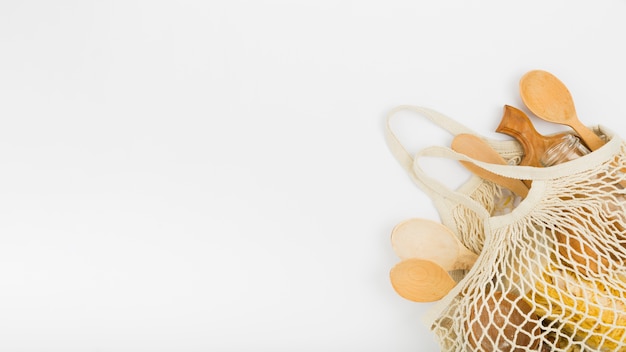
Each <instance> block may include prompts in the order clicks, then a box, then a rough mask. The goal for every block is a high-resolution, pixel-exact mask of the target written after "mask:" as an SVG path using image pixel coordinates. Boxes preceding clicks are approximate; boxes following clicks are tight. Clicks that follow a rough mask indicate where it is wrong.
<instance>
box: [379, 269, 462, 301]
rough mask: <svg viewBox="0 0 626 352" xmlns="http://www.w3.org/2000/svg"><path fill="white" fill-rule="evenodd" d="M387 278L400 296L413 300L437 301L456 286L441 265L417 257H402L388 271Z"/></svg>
mask: <svg viewBox="0 0 626 352" xmlns="http://www.w3.org/2000/svg"><path fill="white" fill-rule="evenodd" d="M389 278H390V280H391V286H393V289H394V290H395V291H396V292H397V293H398V294H399V295H400V296H401V297H403V298H406V299H408V300H410V301H414V302H434V301H438V300H440V299H442V298H443V297H444V296H445V295H446V294H448V292H450V290H451V289H452V288H453V287H454V286H456V282H455V281H454V280H453V279H452V277H450V274H448V272H447V271H445V270H444V269H443V268H442V267H441V266H439V265H437V264H436V263H433V262H431V261H430V260H424V259H418V258H410V259H404V260H403V261H401V262H399V263H398V264H396V265H395V266H394V267H393V268H392V269H391V271H390V272H389Z"/></svg>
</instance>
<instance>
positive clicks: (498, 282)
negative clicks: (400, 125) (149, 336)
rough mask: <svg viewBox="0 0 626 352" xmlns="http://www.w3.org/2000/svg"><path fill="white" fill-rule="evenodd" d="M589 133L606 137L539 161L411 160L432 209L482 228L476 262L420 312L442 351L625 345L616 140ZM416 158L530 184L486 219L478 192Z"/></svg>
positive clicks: (625, 251) (442, 154)
mask: <svg viewBox="0 0 626 352" xmlns="http://www.w3.org/2000/svg"><path fill="white" fill-rule="evenodd" d="M414 111H416V112H417V111H420V112H422V113H423V111H429V110H422V109H421V108H416V109H415V110H414ZM427 114H430V112H427ZM435 116H439V115H435ZM442 120H445V121H447V118H445V117H444V118H442ZM594 130H595V132H596V133H597V134H603V135H604V136H606V139H607V143H606V144H605V145H604V146H603V147H602V148H600V149H598V150H596V151H594V152H592V153H590V154H588V155H585V156H583V157H581V158H579V159H576V160H572V161H569V162H567V163H563V164H559V165H555V166H552V167H547V168H536V167H529V166H515V165H494V164H487V163H483V162H480V161H478V160H475V159H471V158H469V157H466V156H464V155H462V154H459V153H456V152H454V151H452V150H451V149H449V148H445V147H428V148H425V149H422V150H420V151H419V152H418V153H417V154H415V156H414V157H412V158H411V167H410V169H407V171H409V174H410V175H411V176H412V178H413V179H414V180H416V182H417V183H418V185H419V186H420V187H421V188H422V189H424V190H425V191H426V193H428V194H430V195H432V196H433V200H435V201H436V203H440V204H441V203H442V202H443V203H445V204H448V205H449V206H447V207H445V208H444V207H439V208H438V209H443V210H444V214H450V213H454V211H452V212H450V211H448V210H449V209H454V208H459V207H460V208H462V209H464V211H463V212H462V213H459V212H457V214H469V213H473V215H472V217H471V219H472V220H471V222H472V223H473V225H474V226H475V227H482V232H483V234H482V238H483V240H482V241H481V242H482V246H481V251H480V255H479V258H478V260H477V262H476V263H475V264H474V266H473V267H472V269H471V270H470V271H469V272H468V273H467V275H465V276H464V277H463V279H462V280H461V281H460V282H459V283H458V284H457V285H456V286H455V287H454V288H453V289H452V291H450V292H449V294H448V295H447V296H445V297H444V298H443V299H442V300H440V301H438V302H437V303H436V304H435V306H434V308H433V309H432V310H431V311H430V312H429V314H428V315H427V316H426V317H424V321H425V322H426V323H427V324H428V326H430V327H431V329H432V330H433V331H434V333H435V334H436V336H437V338H438V341H439V343H440V346H441V348H442V350H443V351H626V266H625V261H626V230H625V229H626V215H625V214H626V212H625V210H626V209H625V207H626V190H624V188H623V187H622V186H621V185H620V183H621V182H624V179H625V176H624V173H623V170H626V158H625V156H626V145H625V144H624V143H623V142H622V140H621V139H620V138H619V137H618V136H616V135H614V134H613V133H612V132H611V131H609V130H607V129H605V128H601V127H596V128H594ZM390 140H392V138H391V139H390ZM394 145H395V143H394V142H391V143H390V146H391V149H392V151H394V148H396V147H397V146H394ZM502 149H506V148H500V150H502ZM508 153H509V154H515V148H510V150H509V152H508ZM505 154H506V153H505ZM394 155H396V156H397V152H396V151H394ZM425 157H438V158H447V159H451V160H459V161H461V160H462V161H468V162H472V163H474V164H476V165H478V166H480V167H482V168H484V169H486V170H488V171H491V172H493V173H496V174H499V175H502V176H506V177H512V178H517V179H522V180H531V181H532V186H531V188H530V191H529V193H528V196H527V197H526V198H525V199H524V200H523V201H522V202H521V203H520V204H519V205H518V206H517V207H515V208H514V209H513V210H512V211H511V212H510V213H508V214H504V215H498V216H494V215H492V209H490V208H489V207H488V206H486V205H487V203H488V202H486V201H484V199H483V198H484V196H483V197H476V195H475V192H473V193H472V192H469V193H468V192H467V191H466V189H464V188H463V186H462V187H461V188H459V189H458V190H451V189H449V188H447V187H446V186H444V185H442V184H441V183H439V182H438V181H437V180H435V179H433V178H431V177H430V176H429V175H428V174H427V172H425V170H424V169H423V168H422V167H421V166H420V163H419V161H420V159H422V158H425ZM483 183H488V181H484V182H483ZM494 187H495V186H494ZM479 188H480V187H479ZM496 188H497V187H496ZM483 194H488V195H490V196H494V197H495V196H497V191H493V192H491V193H489V192H487V193H483ZM460 216H461V217H462V216H463V215H460ZM468 221H470V220H468ZM462 222H463V221H462V220H455V221H454V223H453V225H454V226H455V227H456V228H452V229H453V230H454V229H456V230H457V234H458V235H459V236H460V237H461V239H463V236H465V237H469V236H477V234H476V233H472V232H467V233H462V232H463V226H462V225H459V224H462ZM464 242H466V243H467V242H472V240H471V239H470V238H465V239H464Z"/></svg>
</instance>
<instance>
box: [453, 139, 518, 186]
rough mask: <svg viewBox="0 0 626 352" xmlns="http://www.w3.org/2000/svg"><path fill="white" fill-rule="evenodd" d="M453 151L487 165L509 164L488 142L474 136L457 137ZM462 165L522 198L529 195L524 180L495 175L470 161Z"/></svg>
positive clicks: (463, 162)
mask: <svg viewBox="0 0 626 352" xmlns="http://www.w3.org/2000/svg"><path fill="white" fill-rule="evenodd" d="M452 149H453V150H455V151H457V152H459V153H462V154H465V155H467V156H469V157H471V158H474V159H476V160H479V161H483V162H486V163H491V164H502V165H506V164H507V163H506V160H504V159H503V158H502V156H501V155H500V154H498V152H496V151H495V150H494V149H493V148H491V146H490V145H489V144H487V142H485V141H483V140H482V139H480V138H479V137H477V136H475V135H472V134H466V133H461V134H458V135H456V137H454V139H453V140H452ZM461 164H463V166H465V167H466V168H467V169H468V170H470V171H471V172H473V173H474V174H476V175H477V176H479V177H482V178H484V179H486V180H489V181H491V182H494V183H496V184H498V185H500V186H501V187H504V188H507V189H509V190H511V192H513V193H515V194H517V195H518V196H520V197H522V198H526V196H527V195H528V186H526V185H525V184H524V182H522V180H518V179H515V178H510V177H505V176H500V175H497V174H494V173H492V172H490V171H487V170H485V169H483V168H481V167H480V166H478V165H475V164H473V163H471V162H468V161H461Z"/></svg>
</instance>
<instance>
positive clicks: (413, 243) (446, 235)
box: [391, 218, 478, 271]
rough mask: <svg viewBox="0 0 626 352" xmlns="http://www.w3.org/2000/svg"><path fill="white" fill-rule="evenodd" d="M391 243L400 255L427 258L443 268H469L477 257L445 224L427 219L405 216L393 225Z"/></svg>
mask: <svg viewBox="0 0 626 352" xmlns="http://www.w3.org/2000/svg"><path fill="white" fill-rule="evenodd" d="M391 246H392V247H393V250H394V251H395V252H396V254H397V255H398V257H400V259H410V258H420V259H425V260H430V261H432V262H434V263H436V264H438V265H439V266H441V267H442V268H443V269H444V270H446V271H452V270H457V269H466V270H467V269H470V268H471V267H472V265H474V263H475V262H476V259H478V256H477V255H476V254H475V253H474V252H472V251H470V250H469V249H467V248H466V247H465V246H464V245H463V244H462V243H461V241H459V239H458V238H457V237H456V236H455V235H454V233H452V231H451V230H450V229H449V228H447V227H445V226H444V225H443V224H440V223H438V222H435V221H431V220H427V219H418V218H414V219H408V220H405V221H403V222H401V223H399V224H398V225H396V226H395V227H394V228H393V230H392V231H391Z"/></svg>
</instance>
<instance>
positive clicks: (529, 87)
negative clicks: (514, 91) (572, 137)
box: [520, 70, 577, 125]
mask: <svg viewBox="0 0 626 352" xmlns="http://www.w3.org/2000/svg"><path fill="white" fill-rule="evenodd" d="M520 95H521V97H522V101H523V102H524V104H526V106H527V107H528V109H530V111H532V112H533V114H535V115H537V116H539V117H541V118H542V119H544V120H546V121H550V122H554V123H558V124H564V125H569V124H570V123H571V122H572V120H575V119H577V116H576V108H575V107H574V100H573V99H572V95H571V94H570V92H569V90H568V89H567V87H566V86H565V84H563V82H561V81H560V80H559V79H558V78H556V76H554V75H553V74H551V73H549V72H546V71H542V70H533V71H530V72H528V73H526V74H525V75H524V76H522V78H521V79H520Z"/></svg>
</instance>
